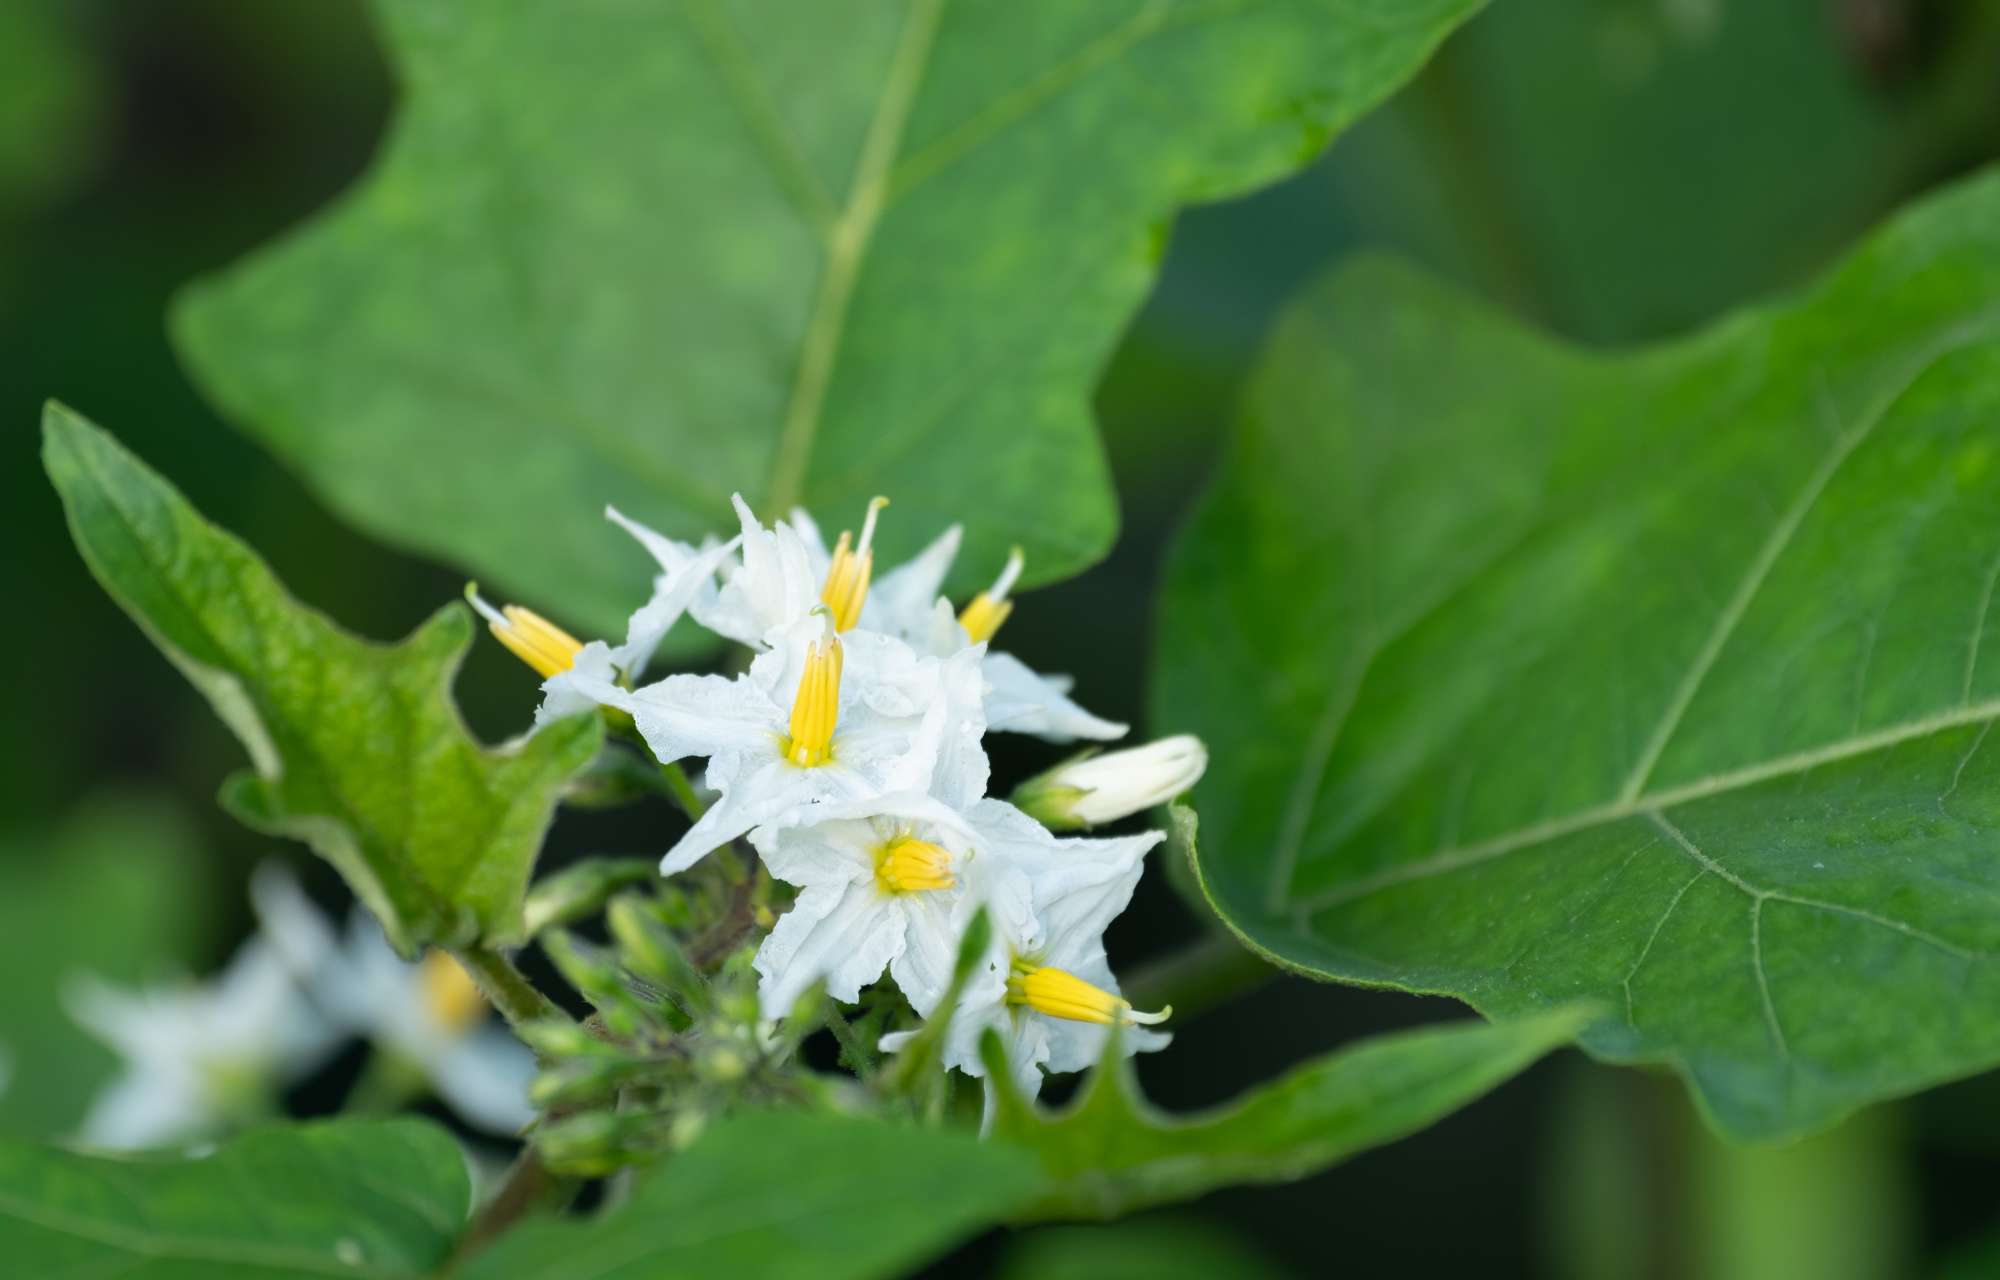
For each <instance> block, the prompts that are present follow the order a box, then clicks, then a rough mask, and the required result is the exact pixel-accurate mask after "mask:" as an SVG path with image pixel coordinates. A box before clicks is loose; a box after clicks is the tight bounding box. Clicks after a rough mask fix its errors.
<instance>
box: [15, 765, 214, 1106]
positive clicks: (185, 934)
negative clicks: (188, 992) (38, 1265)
mask: <svg viewBox="0 0 2000 1280" xmlns="http://www.w3.org/2000/svg"><path fill="white" fill-rule="evenodd" d="M203 862H204V860H203V858H202V857H201V856H200V854H199V852H198V850H197V848H196V845H195V841H194V835H193V832H192V831H191V829H190V828H189V825H188V823H187V820H186V818H185V817H184V816H183V815H182V814H181V813H180V812H179V811H178V810H177V809H175V808H174V807H173V806H172V805H171V804H169V803H167V802H166V801H164V800H162V799H159V798H156V797H151V796H140V795H120V794H109V795H101V796H95V797H92V798H91V799H89V800H88V801H87V802H86V803H85V804H84V805H82V806H80V807H79V808H78V809H77V810H76V811H75V812H74V813H73V814H72V815H71V816H70V817H69V818H68V819H67V820H65V821H64V822H63V823H62V824H61V825H59V826H54V827H51V828H49V829H47V830H46V831H41V832H30V831H25V830H18V829H17V830H13V831H9V832H8V833H6V835H5V836H0V972H4V973H7V974H9V975H10V976H9V978H8V980H7V981H6V982H5V983H0V1062H4V1068H0V1132H4V1133H6V1134H8V1135H11V1136H16V1137H30V1138H33V1137H51V1136H54V1135H56V1134H59V1133H65V1132H68V1131H69V1130H70V1129H72V1128H74V1127H75V1125H76V1123H77V1121H79V1120H80V1119H82V1117H83V1113H84V1109H85V1108H86V1107H87V1106H88V1105H89V1103H90V1100H91V1098H92V1097H93V1096H94V1095H95V1093H96V1090H97V1088H98V1086H99V1085H101V1084H103V1083H104V1081H105V1080H106V1079H108V1078H109V1077H110V1075H111V1073H112V1070H113V1068H114V1066H115V1063H114V1060H113V1058H112V1056H111V1053H110V1052H109V1051H108V1050H106V1049H105V1048H103V1047H102V1046H101V1045H99V1044H98V1043H97V1041H96V1040H94V1039H92V1038H91V1037H90V1036H89V1035H87V1034H85V1033H84V1031H83V1030H82V1029H81V1028H79V1027H78V1026H77V1025H76V1024H75V1023H74V1022H73V1021H71V1019H70V1018H69V1016H68V1014H67V1013H65V1012H64V1010H63V1004H62V990H63V985H64V983H66V982H68V981H69V980H70V979H72V978H74V977H75V976H77V974H79V973H81V972H85V971H87V972H90V973H93V974H97V975H99V976H101V977H103V978H105V979H107V980H109V981H112V982H136V981H139V980H141V979H143V978H147V977H153V976H159V975H161V974H162V973H163V972H164V971H166V970H168V969H171V968H174V967H177V966H178V965H180V964H183V963H185V962H186V961H187V959H188V958H189V955H190V953H191V952H192V951H193V950H194V949H195V947H196V945H198V943H199V942H200V940H201V938H200V934H201V928H202V926H203V925H204V924H205V923H206V921H205V919H204V915H205V912H204V909H203V908H204V900H203V896H202V894H201V889H202V886H203V879H204V877H203V874H202V872H203V870H204V866H203Z"/></svg>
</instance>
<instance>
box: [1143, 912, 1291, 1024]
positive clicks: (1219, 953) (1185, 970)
mask: <svg viewBox="0 0 2000 1280" xmlns="http://www.w3.org/2000/svg"><path fill="white" fill-rule="evenodd" d="M1277 976H1278V971H1277V970H1276V969H1274V968H1272V967H1271V966H1270V965H1269V964H1266V963H1265V962H1264V961H1263V960H1262V959H1260V958H1259V957H1258V956H1256V955H1255V954H1254V953H1252V952H1250V951H1249V950H1247V949H1246V948H1245V947H1244V946H1243V944H1242V943H1240V942H1238V941H1236V939H1234V938H1232V937H1229V936H1228V935H1227V934H1221V933H1215V934H1210V935H1209V936H1208V937H1206V938H1203V939H1202V940H1201V941H1199V942H1196V943H1194V944H1192V945H1190V946H1187V947H1184V948H1182V949H1181V950H1179V951H1175V952H1171V953H1169V954H1167V955H1164V956H1161V957H1160V958H1159V959H1157V960H1154V961H1152V962H1151V963H1149V964H1146V965H1142V966H1141V967H1140V968H1139V969H1138V970H1137V971H1135V972H1134V973H1133V975H1132V980H1131V981H1130V982H1128V983H1126V984H1125V998H1126V999H1128V1000H1130V1001H1131V1002H1132V1004H1133V1005H1134V1007H1136V1008H1140V1009H1157V1008H1161V1007H1163V1006H1166V1005H1172V1006H1173V1010H1174V1016H1175V1018H1176V1019H1180V1018H1187V1017H1191V1016H1193V1015H1194V1014H1197V1013H1201V1012H1204V1011H1205V1010H1208V1009H1212V1008H1214V1007H1215V1006H1216V1005H1219V1004H1222V1003H1224V1002H1225V1001H1228V1000H1230V999H1233V998H1234V997H1236V996H1239V995H1242V994H1243V993H1244V992H1246V991H1250V990H1253V989H1255V988H1257V987H1260V986H1262V985H1264V984H1265V983H1266V982H1269V981H1270V980H1271V979H1272V978H1275V977H1277Z"/></svg>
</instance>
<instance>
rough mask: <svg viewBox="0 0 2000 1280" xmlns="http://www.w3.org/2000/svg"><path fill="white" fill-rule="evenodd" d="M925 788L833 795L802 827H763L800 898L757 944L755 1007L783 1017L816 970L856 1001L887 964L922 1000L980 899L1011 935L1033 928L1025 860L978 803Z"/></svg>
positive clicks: (774, 860) (938, 979)
mask: <svg viewBox="0 0 2000 1280" xmlns="http://www.w3.org/2000/svg"><path fill="white" fill-rule="evenodd" d="M951 799H952V803H946V802H944V801H942V800H939V799H937V798H933V797H931V796H925V795H896V796H885V797H882V798H880V799H878V800H873V801H869V802H867V803H864V804H861V805H832V806H829V807H828V808H827V809H826V810H825V811H824V816H823V818H822V820H821V821H818V822H815V823H813V824H812V825H811V826H800V827H786V828H777V829H768V830H765V831H762V832H760V833H759V834H758V835H757V837H756V845H757V851H758V852H759V853H760V854H762V855H763V859H764V865H765V866H766V867H767V868H769V869H770V872H771V874H772V875H773V876H776V877H777V878H778V879H780V880H783V881H785V882H786V883H787V884H792V885H796V886H798V887H799V889H800V893H799V896H798V899H797V900H796V901H795V902H793V903H792V906H791V909H790V910H789V911H787V912H786V913H785V914H784V915H783V916H781V917H780V918H779V920H778V923H777V926H776V927H775V928H774V929H772V931H771V934H770V936H769V937H768V938H766V939H765V941H764V945H763V946H762V947H761V948H759V950H758V952H757V959H756V968H757V972H758V973H759V974H761V975H763V982H762V983H761V984H760V986H759V996H760V998H761V1000H762V1004H763V1008H764V1015H765V1016H766V1017H769V1018H779V1017H783V1016H784V1015H785V1013H786V1012H787V1011H789V1010H790V1009H791V1007H792V1005H793V1004H794V1003H795V1002H796V1001H797V1000H798V998H799V996H800V995H801V994H803V993H804V992H805V990H806V989H807V988H808V987H810V986H811V985H812V984H813V982H814V981H816V980H818V979H820V978H824V979H826V986H827V991H828V992H829V993H830V994H832V995H833V997H834V998H835V999H838V1000H846V1001H853V1000H856V999H859V998H860V995H861V988H863V987H865V986H867V985H868V984H869V983H872V982H874V981H875V980H876V979H877V978H880V977H881V976H882V971H883V970H884V969H885V968H886V969H887V970H888V971H889V973H890V975H891V976H892V977H893V978H894V979H895V981H896V985H897V986H898V987H901V988H902V990H903V992H904V993H905V994H906V995H907V996H908V997H909V999H910V1002H911V1004H913V1005H914V1006H916V1007H918V1008H920V1009H929V1008H931V1007H933V1006H935V1005H936V1004H937V1002H938V1000H939V999H940V998H941V997H942V996H943V994H944V991H945V988H946V987H947V986H948V985H949V984H950V982H951V970H952V963H953V961H954V959H955V958H956V956H957V952H958V939H959V936H960V935H961V934H962V933H964V931H965V925H966V921H967V920H969V919H970V918H971V916H972V913H973V912H974V911H975V910H977V909H978V907H979V906H980V905H981V904H984V905H985V906H986V908H987V910H988V911H989V912H991V913H992V914H993V915H995V916H998V917H1002V918H1004V919H1005V920H1006V921H1007V925H1008V929H1009V933H1010V936H1027V937H1039V933H1040V931H1039V929H1038V928H1037V926H1036V925H1035V922H1034V917H1033V911H1032V903H1033V897H1032V890H1031V888H1030V886H1029V883H1028V871H1029V868H1027V867H1024V866H1021V865H1017V864H1016V863H1014V862H1012V861H1010V860H1009V859H1008V858H1007V856H1006V854H1005V851H1004V849H1003V847H1002V846H1001V845H1000V844H999V843H997V842H995V841H993V840H991V839H989V836H990V835H991V834H993V833H991V832H989V831H988V830H986V829H984V827H985V824H987V823H989V822H990V821H991V814H990V813H989V812H987V810H986V807H985V806H975V807H974V808H973V809H972V812H970V813H969V814H968V813H961V812H959V810H958V809H957V808H955V807H954V804H957V805H963V804H966V803H968V802H970V801H971V800H972V799H973V797H970V796H954V797H952V798H951Z"/></svg>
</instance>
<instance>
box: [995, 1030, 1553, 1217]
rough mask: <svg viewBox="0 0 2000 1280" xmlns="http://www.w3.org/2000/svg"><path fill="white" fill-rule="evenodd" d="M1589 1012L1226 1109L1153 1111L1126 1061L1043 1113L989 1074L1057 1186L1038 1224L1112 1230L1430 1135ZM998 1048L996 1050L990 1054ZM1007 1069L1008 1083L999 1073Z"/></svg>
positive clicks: (1363, 1057) (1339, 1058)
mask: <svg viewBox="0 0 2000 1280" xmlns="http://www.w3.org/2000/svg"><path fill="white" fill-rule="evenodd" d="M1592 1016H1593V1013H1592V1011H1591V1010H1589V1009H1587V1008H1586V1009H1575V1008H1572V1009H1558V1010H1554V1011H1552V1012H1546V1013H1541V1014H1538V1015H1536V1016H1534V1017H1530V1018H1526V1019H1523V1020H1521V1021H1519V1022H1512V1023H1503V1024H1496V1025H1489V1024H1486V1023H1478V1022H1468V1023H1463V1024H1460V1025H1457V1026H1447V1027H1433V1028H1426V1029H1424V1030H1421V1031H1409V1032H1402V1033H1400V1034H1396V1035H1388V1036H1380V1037H1377V1038H1375V1039H1372V1040H1364V1041H1362V1042H1360V1043H1358V1044H1355V1045H1352V1046H1350V1047H1348V1048H1344V1049H1341V1050H1340V1051H1339V1052H1336V1053H1332V1054H1328V1055H1327V1056H1325V1057H1323V1058H1319V1059H1317V1060H1315V1061H1313V1062H1309V1063H1307V1064H1305V1065H1304V1066H1302V1067H1298V1068H1296V1069H1294V1070H1293V1071H1291V1072H1290V1073H1289V1074H1287V1075H1285V1076H1283V1077H1281V1078H1280V1079H1278V1080H1275V1081H1273V1082H1271V1083H1270V1084H1267V1085H1261V1086H1259V1087H1258V1088H1255V1089H1252V1090H1251V1091H1250V1092H1248V1093H1246V1094H1244V1095H1243V1096H1242V1097H1240V1098H1238V1099H1236V1100H1235V1101H1234V1102H1231V1103H1230V1104H1228V1105H1227V1106H1224V1107H1221V1108H1218V1109H1216V1110H1213V1111H1207V1112H1202V1113H1198V1114H1195V1115H1189V1116H1176V1115H1167V1114H1164V1113H1162V1112H1159V1111H1156V1110H1155V1109H1154V1108H1153V1107H1152V1105H1151V1104H1150V1103H1148V1102H1147V1101H1146V1099H1145V1097H1144V1096H1142V1095H1141V1093H1140V1092H1139V1084H1138V1079H1137V1077H1136V1076H1135V1075H1134V1073H1133V1070H1132V1061H1131V1059H1130V1058H1129V1057H1125V1056H1123V1055H1120V1054H1117V1053H1115V1052H1114V1051H1107V1058H1108V1061H1107V1063H1106V1064H1105V1065H1103V1066H1100V1067H1099V1068H1098V1069H1097V1070H1096V1071H1094V1072H1092V1073H1091V1076H1090V1079H1089V1080H1088V1081H1087V1082H1086V1083H1085V1085H1084V1088H1083V1092H1082V1095H1081V1096H1080V1097H1079V1098H1078V1099H1077V1101H1076V1102H1075V1103H1073V1104H1072V1105H1071V1106H1069V1107H1068V1108H1067V1109H1065V1110H1062V1111H1058V1112H1045V1111H1042V1110H1040V1109H1039V1108H1037V1107H1036V1106H1034V1104H1032V1103H1030V1102H1029V1101H1027V1100H1026V1099H1024V1098H1022V1097H1021V1095H1020V1094H1019V1092H1018V1091H1016V1090H1015V1088H1014V1086H1013V1084H1012V1082H1011V1081H1010V1080H1009V1078H1008V1075H1007V1073H1006V1071H1005V1070H1004V1066H1005V1064H1004V1062H1000V1063H995V1062H991V1061H989V1063H988V1066H987V1072H988V1078H989V1080H996V1081H1000V1082H1001V1083H1000V1084H999V1086H998V1087H997V1089H996V1095H997V1102H996V1106H997V1120H996V1123H995V1125H994V1135H995V1137H997V1138H1000V1139H1003V1140H1005V1141H1008V1142H1012V1143H1016V1144H1019V1145H1021V1146H1025V1147H1027V1148H1028V1149H1029V1150H1031V1151H1033V1152H1034V1153H1035V1154H1036V1155H1037V1156H1038V1157H1040V1159H1041V1161H1042V1165H1043V1167H1044V1169H1045V1170H1046V1171H1047V1173H1048V1175H1049V1177H1050V1179H1051V1182H1052V1186H1051V1187H1050V1189H1049V1190H1048V1191H1047V1192H1046V1193H1045V1194H1043V1195H1042V1196H1041V1197H1040V1198H1039V1199H1037V1200H1036V1201H1035V1202H1034V1203H1033V1204H1032V1205H1031V1206H1030V1207H1029V1208H1028V1209H1027V1210H1026V1213H1025V1216H1027V1217H1030V1218H1093V1217H1095V1218H1109V1217H1115V1216H1117V1215H1119V1214H1122V1213H1129V1212H1131V1211H1132V1210H1134V1209H1143V1208H1146V1207H1147V1206H1149V1205H1156V1204H1164V1203H1167V1202H1169V1201H1174V1200H1186V1199H1191V1198H1193V1197H1195V1196H1199V1195H1202V1194H1205V1193H1206V1192H1209V1191H1213V1190H1215V1189H1217V1188H1219V1187H1226V1186H1234V1185H1237V1184H1241V1183H1271V1182H1293V1181H1296V1180H1298V1179H1300V1178H1304V1177H1308V1176H1310V1175H1311V1174H1314V1173H1318V1172H1319V1171H1320V1170H1322V1169H1325V1168H1327V1167H1329V1166H1331V1165H1334V1164H1338V1163H1339V1162H1341V1161H1343V1160H1345V1159H1347V1158H1348V1157H1349V1156H1352V1155H1355V1154H1358V1153H1359V1152H1362V1151H1366V1150H1367V1149H1369V1148H1370V1147H1378V1146H1381V1145H1382V1144H1384V1143H1387V1142H1392V1141H1394V1140H1395V1139H1397V1138H1401V1137H1404V1136H1406V1135H1408V1134H1411V1133H1414V1132H1416V1131H1417V1130H1418V1129H1421V1128H1423V1127H1425V1126H1426V1125H1430V1124H1433V1123H1435V1122H1437V1121H1438V1120H1441V1119H1443V1118H1444V1117H1445V1116H1447V1115H1450V1114H1451V1113H1452V1112H1453V1111H1456V1110H1458V1109H1459V1108H1460V1107H1462V1106H1464V1105H1465V1104H1467V1103H1469V1102H1471V1101H1473V1100H1474V1099H1476V1098H1478V1097H1480V1096H1482V1095H1483V1094H1485V1093H1487V1092H1488V1091H1489V1090H1491V1089H1493V1088H1494V1087H1496V1086H1498V1085H1500V1084H1503V1083H1505V1082H1506V1081H1507V1080H1509V1079H1512V1078H1513V1077H1514V1076H1515V1075H1517V1074H1518V1073H1520V1072H1521V1071H1522V1070H1524V1069H1525V1068H1527V1067H1528V1066H1530V1065H1531V1064H1532V1063H1534V1062H1535V1061H1536V1060H1537V1059H1538V1058H1540V1057H1541V1056H1542V1055H1543V1054H1545V1053H1547V1052H1548V1051H1549V1050H1550V1049H1553V1048H1554V1047H1556V1046H1557V1045H1559V1044H1562V1043H1563V1042H1565V1041H1567V1040H1568V1039H1570V1038H1571V1037H1572V1036H1574V1035H1575V1034H1576V1033H1577V1031H1578V1030H1579V1029H1581V1028H1582V1027H1583V1025H1584V1024H1585V1023H1587V1022H1588V1021H1589V1020H1590V1018H1591V1017H1592ZM988 1047H989V1049H991V1050H996V1051H997V1049H998V1046H997V1044H993V1043H991V1042H990V1041H989V1046H988ZM995 1067H1000V1068H1001V1069H1000V1070H997V1071H996V1070H995Z"/></svg>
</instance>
